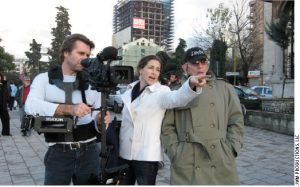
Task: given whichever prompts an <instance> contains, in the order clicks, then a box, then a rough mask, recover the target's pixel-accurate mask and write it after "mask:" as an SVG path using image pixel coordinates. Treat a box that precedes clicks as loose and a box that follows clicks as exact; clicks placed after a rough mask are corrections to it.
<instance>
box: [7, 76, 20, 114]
mask: <svg viewBox="0 0 300 187" xmlns="http://www.w3.org/2000/svg"><path fill="white" fill-rule="evenodd" d="M17 91H18V88H17V86H16V85H15V83H14V81H10V99H9V109H10V110H11V111H12V110H13V109H15V106H14V104H15V98H16V94H17Z"/></svg>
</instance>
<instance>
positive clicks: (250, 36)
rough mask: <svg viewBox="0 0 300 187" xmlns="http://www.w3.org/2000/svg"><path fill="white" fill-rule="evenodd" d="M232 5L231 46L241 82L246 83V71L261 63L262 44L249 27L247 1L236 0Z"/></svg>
mask: <svg viewBox="0 0 300 187" xmlns="http://www.w3.org/2000/svg"><path fill="white" fill-rule="evenodd" d="M232 7H233V10H232V13H233V19H232V24H231V25H232V26H231V29H230V32H231V33H232V34H233V37H232V47H233V48H234V49H235V50H237V52H238V57H239V59H240V61H239V62H240V63H241V66H242V72H241V74H242V76H243V82H245V83H247V82H248V78H247V75H248V71H249V70H250V69H258V68H259V67H260V64H261V63H262V55H263V54H262V46H261V45H260V43H259V42H258V40H257V37H258V33H257V32H256V31H255V30H252V29H251V28H250V20H249V13H250V12H249V6H248V1H247V0H236V1H235V2H234V3H233V5H232ZM258 59H260V60H258Z"/></svg>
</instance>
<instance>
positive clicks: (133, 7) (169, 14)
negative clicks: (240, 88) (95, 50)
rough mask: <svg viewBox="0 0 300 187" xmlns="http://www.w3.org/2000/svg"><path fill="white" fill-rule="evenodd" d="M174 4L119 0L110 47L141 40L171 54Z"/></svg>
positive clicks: (156, 0)
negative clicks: (154, 44)
mask: <svg viewBox="0 0 300 187" xmlns="http://www.w3.org/2000/svg"><path fill="white" fill-rule="evenodd" d="M173 1H174V0H119V1H118V3H117V4H116V5H115V6H114V18H113V33H114V36H113V44H114V46H116V47H121V46H122V45H124V44H127V43H129V42H131V41H134V40H136V39H139V38H141V37H144V38H146V39H148V40H149V41H152V42H154V43H156V44H157V45H159V46H163V47H165V49H166V50H167V51H172V47H173V37H174V33H173V24H174V15H173Z"/></svg>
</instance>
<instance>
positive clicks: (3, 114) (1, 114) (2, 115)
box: [0, 109, 10, 135]
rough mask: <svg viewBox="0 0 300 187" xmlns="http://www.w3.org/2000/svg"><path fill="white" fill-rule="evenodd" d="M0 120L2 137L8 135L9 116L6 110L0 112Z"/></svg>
mask: <svg viewBox="0 0 300 187" xmlns="http://www.w3.org/2000/svg"><path fill="white" fill-rule="evenodd" d="M0 118H1V123H2V135H9V134H10V124H9V114H8V110H7V109H4V110H0Z"/></svg>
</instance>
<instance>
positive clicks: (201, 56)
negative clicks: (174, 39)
mask: <svg viewBox="0 0 300 187" xmlns="http://www.w3.org/2000/svg"><path fill="white" fill-rule="evenodd" d="M206 59H207V56H206V54H205V53H204V51H203V49H201V48H200V47H192V48H190V49H188V50H187V51H186V52H185V56H184V62H183V63H186V62H190V63H192V64H195V63H196V61H198V60H206Z"/></svg>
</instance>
